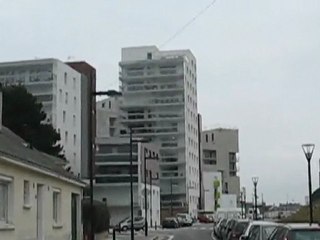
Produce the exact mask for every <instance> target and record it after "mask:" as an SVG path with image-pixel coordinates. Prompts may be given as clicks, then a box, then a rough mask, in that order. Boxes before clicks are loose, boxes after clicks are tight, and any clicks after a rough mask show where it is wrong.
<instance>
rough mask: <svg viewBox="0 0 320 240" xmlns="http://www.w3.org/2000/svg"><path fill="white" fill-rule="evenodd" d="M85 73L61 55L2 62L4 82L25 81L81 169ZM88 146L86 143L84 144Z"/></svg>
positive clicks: (75, 166) (0, 75)
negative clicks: (77, 69)
mask: <svg viewBox="0 0 320 240" xmlns="http://www.w3.org/2000/svg"><path fill="white" fill-rule="evenodd" d="M83 77H84V76H83V75H82V74H80V73H79V72H77V71H76V70H74V69H73V68H71V67H70V66H68V65H67V64H65V63H63V62H61V61H59V60H57V59H36V60H29V61H18V62H5V63H0V83H1V84H2V85H4V86H5V85H16V84H22V85H24V86H25V87H26V88H27V90H28V91H29V92H30V93H31V94H33V95H34V96H35V97H36V98H37V100H38V101H39V102H41V103H42V105H43V110H44V111H45V113H46V114H47V119H46V120H45V121H46V122H48V123H52V125H53V127H54V128H55V129H57V131H58V132H59V133H60V135H61V142H60V143H61V144H62V145H63V153H64V155H65V157H66V159H67V160H68V161H69V162H70V166H71V171H72V172H73V173H74V174H79V173H80V168H81V158H82V156H85V154H87V153H86V152H85V151H84V150H82V151H81V141H82V129H84V128H85V127H86V124H87V123H85V122H84V121H82V119H81V113H82V110H81V90H82V88H83V86H82V84H83V83H85V81H84V79H82V78H83ZM84 148H85V147H84Z"/></svg>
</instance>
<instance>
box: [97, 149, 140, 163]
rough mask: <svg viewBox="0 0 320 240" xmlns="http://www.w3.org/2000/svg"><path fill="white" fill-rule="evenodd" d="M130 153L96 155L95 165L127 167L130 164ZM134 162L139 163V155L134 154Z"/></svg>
mask: <svg viewBox="0 0 320 240" xmlns="http://www.w3.org/2000/svg"><path fill="white" fill-rule="evenodd" d="M129 155H130V154H129V153H96V155H95V164H96V165H119V164H123V165H127V164H130V160H129ZM132 157H133V158H132V160H133V163H134V164H137V162H138V154H137V153H136V152H133V153H132Z"/></svg>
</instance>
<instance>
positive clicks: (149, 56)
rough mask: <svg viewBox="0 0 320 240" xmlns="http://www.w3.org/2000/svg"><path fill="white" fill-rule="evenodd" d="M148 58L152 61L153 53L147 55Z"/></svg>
mask: <svg viewBox="0 0 320 240" xmlns="http://www.w3.org/2000/svg"><path fill="white" fill-rule="evenodd" d="M147 58H148V59H149V60H151V59H152V53H151V52H149V53H148V54H147Z"/></svg>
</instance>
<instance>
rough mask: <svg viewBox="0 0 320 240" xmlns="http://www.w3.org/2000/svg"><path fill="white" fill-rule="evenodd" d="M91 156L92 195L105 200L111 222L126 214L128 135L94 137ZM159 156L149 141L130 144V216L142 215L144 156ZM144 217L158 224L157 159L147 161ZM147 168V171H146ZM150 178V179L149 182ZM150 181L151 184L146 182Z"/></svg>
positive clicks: (156, 148) (158, 190)
mask: <svg viewBox="0 0 320 240" xmlns="http://www.w3.org/2000/svg"><path fill="white" fill-rule="evenodd" d="M96 145H97V153H96V157H95V160H96V162H95V169H96V172H95V183H94V198H95V199H96V200H100V201H102V200H104V199H106V201H107V203H108V207H109V211H110V216H111V224H117V223H119V221H120V220H122V219H124V218H126V217H129V216H130V179H131V178H130V161H129V154H130V146H129V139H128V138H115V137H113V138H97V140H96ZM157 155H158V156H159V148H158V146H156V145H154V144H152V143H137V142H136V143H134V144H133V179H134V180H133V193H134V203H133V204H134V216H145V211H144V209H145V202H144V156H147V157H149V156H151V157H155V156H157ZM146 168H147V197H148V199H147V202H148V205H147V209H148V211H147V213H148V216H147V220H148V224H149V225H150V223H151V217H150V216H152V223H153V225H154V224H155V223H157V224H158V225H160V187H159V180H155V178H156V177H157V176H158V175H159V161H158V160H155V159H153V160H151V159H149V160H147V165H146ZM150 171H151V174H150ZM151 177H152V178H153V179H154V180H152V182H150V180H151ZM150 183H152V184H150ZM150 202H152V204H150Z"/></svg>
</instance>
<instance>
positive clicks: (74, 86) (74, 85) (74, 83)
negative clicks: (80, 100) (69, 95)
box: [73, 78, 76, 89]
mask: <svg viewBox="0 0 320 240" xmlns="http://www.w3.org/2000/svg"><path fill="white" fill-rule="evenodd" d="M73 89H76V78H73Z"/></svg>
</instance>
